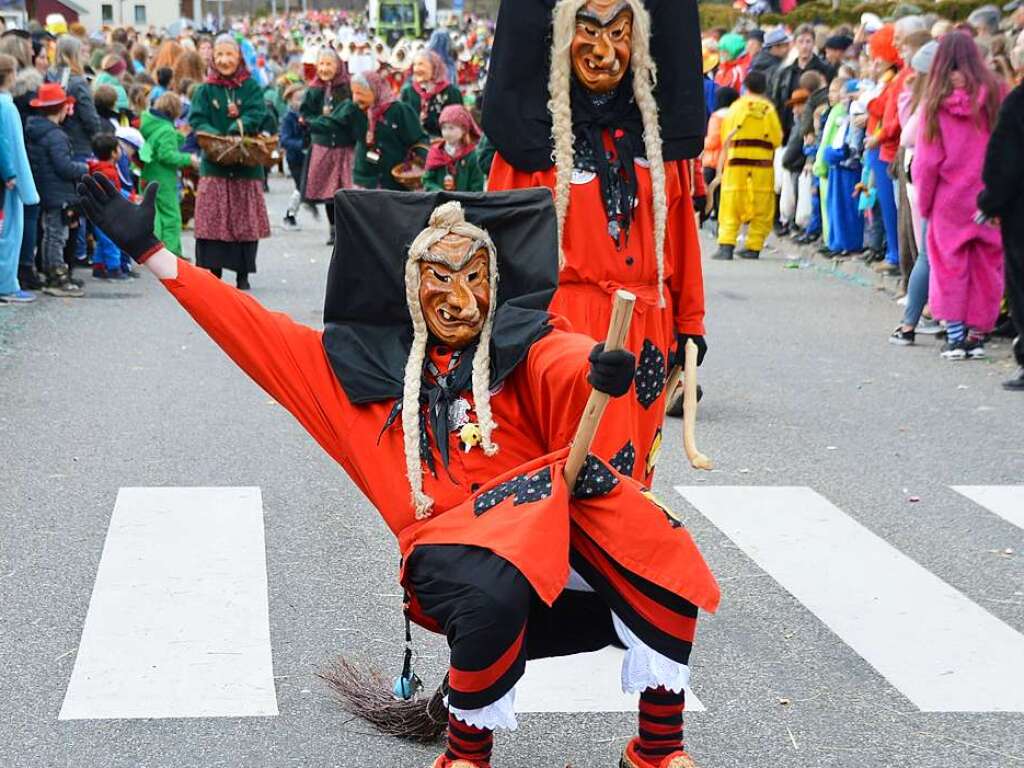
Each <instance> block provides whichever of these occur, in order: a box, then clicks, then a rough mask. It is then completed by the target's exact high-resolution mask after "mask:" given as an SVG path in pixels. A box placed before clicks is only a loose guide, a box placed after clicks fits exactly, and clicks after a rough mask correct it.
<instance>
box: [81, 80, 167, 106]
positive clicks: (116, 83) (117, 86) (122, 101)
mask: <svg viewBox="0 0 1024 768" xmlns="http://www.w3.org/2000/svg"><path fill="white" fill-rule="evenodd" d="M101 85H109V86H110V87H111V88H113V89H114V92H115V93H117V103H115V104H114V109H116V110H117V111H118V112H127V111H129V110H130V109H131V102H129V101H128V91H126V90H125V89H124V85H122V83H121V81H120V80H118V79H117V78H116V77H114V76H113V75H112V74H110V73H109V72H100V73H99V74H98V75H96V79H95V80H94V81H93V83H92V87H93V90H96V89H97V88H99V87H100V86H101ZM153 90H154V91H155V90H156V88H154V89H153ZM154 101H155V99H154Z"/></svg>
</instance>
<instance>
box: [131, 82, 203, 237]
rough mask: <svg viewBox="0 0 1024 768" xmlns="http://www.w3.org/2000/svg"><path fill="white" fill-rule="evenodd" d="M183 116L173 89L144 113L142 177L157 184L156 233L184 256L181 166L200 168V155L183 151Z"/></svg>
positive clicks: (140, 156) (147, 183)
mask: <svg viewBox="0 0 1024 768" xmlns="http://www.w3.org/2000/svg"><path fill="white" fill-rule="evenodd" d="M180 115H181V98H180V97H179V96H178V94H176V93H174V92H173V91H168V92H166V93H165V94H164V95H163V96H161V97H160V98H159V99H157V100H156V103H155V104H154V105H153V108H152V109H151V110H149V111H148V112H145V113H143V115H142V129H141V131H142V137H143V139H145V144H143V145H142V149H141V150H140V152H139V159H140V160H141V161H142V163H143V166H142V179H143V181H144V182H145V184H146V185H149V184H153V183H157V184H159V185H160V189H159V190H158V191H157V193H156V219H155V220H154V222H153V224H154V232H155V234H156V236H157V237H158V238H159V239H160V240H162V241H163V243H164V245H165V246H166V247H167V250H169V251H170V252H171V253H173V254H175V255H176V256H181V255H182V249H181V206H180V204H179V202H178V169H179V168H198V167H199V158H198V156H197V155H190V154H188V153H187V152H182V151H181V146H182V144H183V143H184V142H185V137H184V136H182V135H181V133H179V132H178V131H177V130H175V128H174V121H175V120H176V119H178V117H179V116H180Z"/></svg>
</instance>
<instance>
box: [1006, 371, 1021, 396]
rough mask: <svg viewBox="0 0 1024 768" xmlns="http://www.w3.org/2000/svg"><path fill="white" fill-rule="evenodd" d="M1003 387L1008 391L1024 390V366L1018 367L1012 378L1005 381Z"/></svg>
mask: <svg viewBox="0 0 1024 768" xmlns="http://www.w3.org/2000/svg"><path fill="white" fill-rule="evenodd" d="M1003 389H1005V390H1007V391H1008V392H1024V367H1021V368H1018V369H1017V373H1016V374H1015V375H1014V377H1013V378H1012V379H1009V380H1008V381H1004V382H1003Z"/></svg>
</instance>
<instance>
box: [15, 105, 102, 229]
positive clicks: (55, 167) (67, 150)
mask: <svg viewBox="0 0 1024 768" xmlns="http://www.w3.org/2000/svg"><path fill="white" fill-rule="evenodd" d="M25 139H26V142H25V143H26V145H27V146H28V159H29V163H31V165H32V177H33V178H34V179H35V182H36V189H38V190H39V197H40V202H41V204H42V206H43V209H44V210H53V209H54V208H63V207H64V206H65V205H70V204H71V203H72V202H73V201H74V200H75V198H76V197H77V194H76V193H75V185H76V184H77V183H78V180H79V179H81V178H82V176H84V175H85V173H86V171H87V170H88V168H86V165H85V163H79V162H76V161H75V160H73V159H72V154H71V139H69V138H68V135H67V134H66V133H64V131H62V130H61V128H60V126H59V125H57V124H56V123H54V122H52V121H51V120H47V119H46V118H45V117H42V116H40V115H30V116H29V118H28V125H27V126H26V128H25Z"/></svg>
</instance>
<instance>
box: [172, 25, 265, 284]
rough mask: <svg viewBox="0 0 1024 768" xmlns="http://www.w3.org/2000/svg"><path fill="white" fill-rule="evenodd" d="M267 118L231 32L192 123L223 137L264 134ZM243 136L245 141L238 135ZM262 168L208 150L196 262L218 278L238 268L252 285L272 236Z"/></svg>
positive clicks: (220, 44)
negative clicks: (223, 159) (226, 160)
mask: <svg viewBox="0 0 1024 768" xmlns="http://www.w3.org/2000/svg"><path fill="white" fill-rule="evenodd" d="M266 116H267V108H266V106H265V105H264V103H263V91H262V89H261V88H260V87H259V85H258V84H257V83H256V81H255V80H253V79H252V77H251V76H250V74H249V69H248V68H247V67H246V66H245V62H244V61H243V60H242V50H241V48H239V46H238V42H237V41H236V40H235V38H234V37H232V36H231V35H221V36H220V37H218V38H217V41H216V42H215V43H214V46H213V63H212V64H211V66H210V72H209V74H208V75H207V76H206V82H204V83H203V84H202V85H200V86H199V87H198V88H197V89H196V92H195V95H194V96H193V97H192V109H191V110H190V111H189V115H188V121H189V124H190V125H191V126H192V130H194V131H205V132H206V133H217V134H220V135H221V136H238V137H241V136H242V135H243V134H245V135H254V134H257V133H259V131H260V129H261V127H262V125H263V121H264V120H265V119H266ZM239 140H241V139H240V138H239ZM263 176H264V170H263V168H262V166H258V165H256V166H248V165H221V164H220V163H217V162H216V161H215V160H213V159H212V158H211V157H209V156H208V155H207V154H205V153H204V154H203V159H202V163H201V164H200V166H199V189H198V190H197V192H196V265H197V266H200V267H205V268H206V269H209V270H210V271H211V272H213V274H215V275H216V276H217V277H220V276H221V270H224V269H230V270H232V271H233V272H235V274H236V277H235V284H236V285H237V286H238V287H239V288H241V289H242V290H248V289H249V275H250V274H252V273H253V272H255V271H256V249H257V248H258V247H259V241H260V240H261V239H263V238H265V237H270V219H269V218H268V217H267V205H266V202H265V201H264V200H263Z"/></svg>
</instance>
